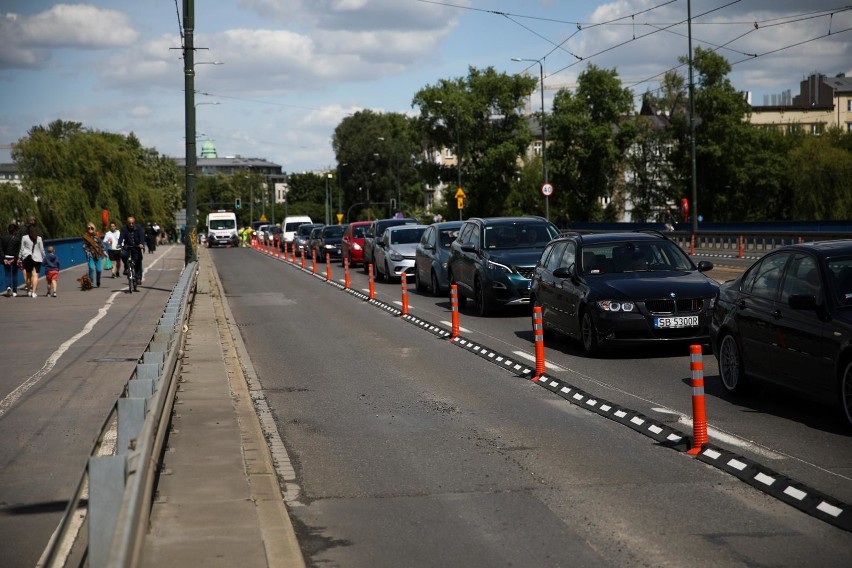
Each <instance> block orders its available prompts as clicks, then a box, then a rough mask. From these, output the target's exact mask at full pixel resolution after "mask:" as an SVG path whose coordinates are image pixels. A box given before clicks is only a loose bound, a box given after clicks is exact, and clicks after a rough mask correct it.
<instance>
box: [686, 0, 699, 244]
mask: <svg viewBox="0 0 852 568" xmlns="http://www.w3.org/2000/svg"><path fill="white" fill-rule="evenodd" d="M686 29H687V32H688V35H689V156H690V162H691V163H692V166H691V168H692V176H691V177H692V235H693V237H694V236H695V234H696V233H698V182H697V180H696V177H697V169H696V167H695V80H694V79H693V76H692V67H693V65H692V0H687V2H686Z"/></svg>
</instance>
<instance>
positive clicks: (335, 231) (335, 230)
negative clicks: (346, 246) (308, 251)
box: [322, 225, 346, 237]
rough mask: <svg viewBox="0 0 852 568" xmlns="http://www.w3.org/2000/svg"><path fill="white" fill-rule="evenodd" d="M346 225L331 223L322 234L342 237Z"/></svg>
mask: <svg viewBox="0 0 852 568" xmlns="http://www.w3.org/2000/svg"><path fill="white" fill-rule="evenodd" d="M345 228H346V227H345V226H344V225H329V226H327V227H325V228H324V229H323V230H322V236H324V237H342V236H343V230H344V229H345Z"/></svg>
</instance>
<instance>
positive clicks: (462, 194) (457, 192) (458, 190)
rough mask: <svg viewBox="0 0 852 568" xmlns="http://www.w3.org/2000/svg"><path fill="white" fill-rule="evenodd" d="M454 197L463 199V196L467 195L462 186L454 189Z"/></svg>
mask: <svg viewBox="0 0 852 568" xmlns="http://www.w3.org/2000/svg"><path fill="white" fill-rule="evenodd" d="M455 198H456V199H465V198H467V195H465V194H464V191H463V190H462V188H458V189H457V190H456V195H455Z"/></svg>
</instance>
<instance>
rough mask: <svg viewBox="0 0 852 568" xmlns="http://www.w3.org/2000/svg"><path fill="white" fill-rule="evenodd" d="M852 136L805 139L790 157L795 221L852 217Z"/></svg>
mask: <svg viewBox="0 0 852 568" xmlns="http://www.w3.org/2000/svg"><path fill="white" fill-rule="evenodd" d="M850 141H852V135H850V134H848V133H847V134H841V133H839V132H834V133H832V134H829V135H828V136H805V137H804V139H803V140H802V142H801V144H799V145H798V146H797V147H796V148H794V149H792V150H791V151H790V153H789V155H788V159H787V164H786V169H785V172H786V175H787V178H788V179H789V181H790V193H789V198H790V199H789V203H790V208H791V210H792V212H795V216H794V217H793V218H795V219H801V220H820V219H826V220H839V219H850V218H852V151H850V149H849V148H850Z"/></svg>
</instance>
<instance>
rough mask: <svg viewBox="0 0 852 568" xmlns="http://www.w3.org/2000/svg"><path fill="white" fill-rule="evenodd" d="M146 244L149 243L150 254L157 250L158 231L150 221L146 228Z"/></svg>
mask: <svg viewBox="0 0 852 568" xmlns="http://www.w3.org/2000/svg"><path fill="white" fill-rule="evenodd" d="M145 244H146V245H148V254H151V253H152V252H155V251H156V250H157V231H155V230H154V227H153V226H152V225H151V223H148V226H147V227H146V228H145Z"/></svg>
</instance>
